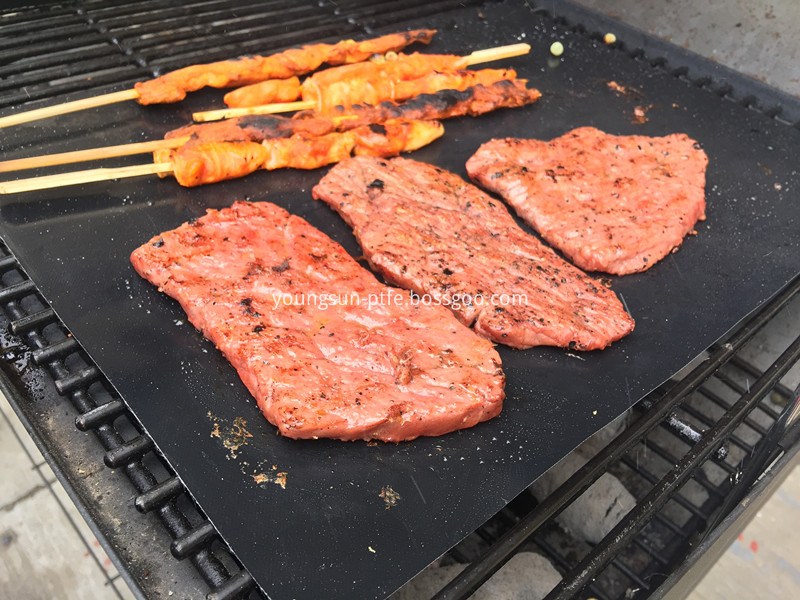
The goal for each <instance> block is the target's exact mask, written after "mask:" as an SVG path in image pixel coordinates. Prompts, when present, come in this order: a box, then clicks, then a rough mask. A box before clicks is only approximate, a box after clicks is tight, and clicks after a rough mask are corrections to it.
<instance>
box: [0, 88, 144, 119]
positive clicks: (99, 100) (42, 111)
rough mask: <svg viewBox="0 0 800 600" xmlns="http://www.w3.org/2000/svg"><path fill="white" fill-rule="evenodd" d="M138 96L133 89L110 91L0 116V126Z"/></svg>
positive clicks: (63, 113)
mask: <svg viewBox="0 0 800 600" xmlns="http://www.w3.org/2000/svg"><path fill="white" fill-rule="evenodd" d="M138 97H139V92H137V91H136V90H134V89H130V90H123V91H121V92H111V93H110V94H103V95H101V96H94V97H92V98H84V99H82V100H75V101H74V102H64V103H62V104H56V105H54V106H46V107H44V108H37V109H36V110H29V111H27V112H22V113H17V114H16V115H9V116H7V117H2V118H0V128H3V127H10V126H12V125H20V124H22V123H28V122H30V121H36V120H38V119H46V118H48V117H55V116H58V115H65V114H67V113H71V112H75V111H78V110H84V109H86V108H95V107H97V106H105V105H106V104H114V103H115V102H124V101H125V100H136V99H137V98H138Z"/></svg>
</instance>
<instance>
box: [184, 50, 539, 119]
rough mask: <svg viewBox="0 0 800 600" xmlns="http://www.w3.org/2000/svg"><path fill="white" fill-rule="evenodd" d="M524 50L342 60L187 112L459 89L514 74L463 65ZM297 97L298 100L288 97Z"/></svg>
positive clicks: (319, 105)
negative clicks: (209, 107)
mask: <svg viewBox="0 0 800 600" xmlns="http://www.w3.org/2000/svg"><path fill="white" fill-rule="evenodd" d="M529 51H530V46H529V45H528V44H513V45H511V46H500V47H497V48H488V49H485V50H479V51H476V52H473V53H472V54H470V55H469V56H452V55H435V54H434V55H426V54H412V55H400V56H397V57H396V59H394V60H386V61H384V62H381V63H379V62H372V61H369V62H364V63H359V64H357V65H344V66H342V67H334V68H331V69H326V70H324V71H320V72H318V73H315V74H314V75H312V76H310V77H308V78H306V80H305V81H304V82H303V83H302V84H301V83H300V81H299V79H296V78H295V79H291V80H285V81H284V82H282V81H274V80H273V81H265V82H262V84H256V86H248V87H245V88H240V89H238V90H234V91H233V92H230V93H228V94H227V95H226V97H225V98H226V103H228V105H229V106H230V105H231V102H230V100H233V102H234V103H236V104H237V106H236V107H233V108H227V109H219V110H210V111H202V112H196V113H194V114H193V115H192V118H193V119H194V120H195V121H201V122H202V121H215V120H219V119H229V118H232V117H237V116H243V115H252V114H275V113H280V112H289V111H293V110H303V109H316V110H317V112H319V113H323V114H324V113H327V112H330V111H331V110H332V109H333V108H334V107H337V106H344V107H349V106H351V105H354V104H372V105H375V104H378V103H380V102H384V101H386V100H393V101H401V100H406V99H408V98H412V97H414V96H417V95H419V94H431V93H435V92H438V91H441V90H445V89H458V90H464V89H466V88H468V87H472V86H474V85H477V84H483V85H488V84H491V83H494V82H496V81H500V80H501V79H508V80H513V79H516V73H515V72H514V71H513V70H511V69H509V70H491V69H483V70H480V71H466V70H464V67H465V66H470V65H475V64H479V63H484V62H491V61H495V60H500V59H503V58H509V57H512V56H520V55H522V54H527V53H528V52H529ZM254 88H255V89H254ZM298 97H302V100H301V101H297V102H292V101H290V100H293V99H296V98H298ZM269 102H275V103H274V104H269Z"/></svg>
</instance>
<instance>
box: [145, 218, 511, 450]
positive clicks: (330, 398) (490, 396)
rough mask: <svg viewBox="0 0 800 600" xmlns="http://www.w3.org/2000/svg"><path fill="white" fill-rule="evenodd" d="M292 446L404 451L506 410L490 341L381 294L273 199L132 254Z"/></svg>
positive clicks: (441, 314) (403, 298)
mask: <svg viewBox="0 0 800 600" xmlns="http://www.w3.org/2000/svg"><path fill="white" fill-rule="evenodd" d="M131 261H132V262H133V266H134V267H135V268H136V270H137V271H138V272H139V274H140V275H142V276H143V277H144V278H145V279H147V280H148V281H150V282H151V283H153V284H155V285H157V286H158V287H159V289H160V290H162V291H164V292H166V293H167V294H169V295H170V296H172V297H173V298H175V299H176V300H178V301H179V302H180V303H181V306H182V307H183V309H184V310H185V311H186V314H187V315H188V317H189V320H190V321H191V322H192V324H193V325H194V326H195V327H197V328H198V329H199V330H200V331H202V332H203V334H204V335H205V336H206V337H207V338H208V339H209V340H211V341H212V342H214V344H216V346H217V347H218V348H219V349H220V350H222V352H223V353H224V354H225V356H226V357H227V359H228V360H229V361H230V362H231V363H232V364H233V366H234V367H236V370H237V371H238V372H239V376H240V377H241V378H242V381H243V382H244V383H245V385H246V386H247V388H248V389H249V390H250V392H251V393H252V394H253V396H255V398H256V401H257V402H258V406H259V407H260V409H261V411H262V412H263V413H264V415H265V416H266V417H267V419H269V421H270V422H271V423H273V424H274V425H276V426H277V427H278V429H279V430H280V432H281V433H282V434H283V435H285V436H288V437H292V438H318V437H331V438H338V439H341V440H355V439H364V440H370V439H380V440H386V441H401V440H410V439H413V438H416V437H417V436H420V435H441V434H444V433H447V432H449V431H453V430H455V429H461V428H464V427H471V426H472V425H475V424H476V423H478V422H480V421H484V420H486V419H490V418H492V417H494V416H496V415H497V414H498V413H499V412H500V409H501V407H502V401H503V396H504V391H503V386H504V375H503V372H502V370H501V368H500V357H499V356H498V354H497V352H496V351H495V350H494V348H493V347H492V344H491V342H489V341H487V340H485V339H483V338H481V337H479V336H477V335H475V334H474V333H473V332H472V331H470V330H469V329H468V328H466V327H464V326H463V325H462V324H461V323H459V322H458V320H457V319H456V318H455V317H453V315H452V313H450V311H448V310H446V309H444V308H442V307H430V306H420V305H415V304H414V303H413V302H412V301H411V300H410V298H409V294H408V293H407V292H403V291H401V290H397V289H394V288H389V287H387V286H385V285H383V284H381V283H379V282H378V281H377V280H376V279H375V277H374V276H373V275H372V274H371V273H370V272H369V271H367V270H366V269H364V268H363V267H361V266H360V265H359V264H358V263H357V262H356V261H355V260H354V259H353V258H352V257H350V255H348V254H347V252H345V251H344V249H343V248H342V247H341V246H339V244H337V243H335V242H334V241H332V240H331V239H330V238H328V237H327V236H325V235H324V234H323V233H322V232H320V231H318V230H317V229H314V228H313V227H312V226H311V225H309V224H308V223H306V222H305V221H304V220H303V219H300V218H299V217H295V216H292V215H290V214H289V213H287V212H286V211H285V210H283V209H282V208H280V207H278V206H275V205H274V204H270V203H268V202H261V203H253V204H249V203H246V202H237V203H235V204H234V205H233V206H232V207H231V208H226V209H223V210H219V211H217V210H209V211H208V214H206V215H205V216H204V217H202V218H200V219H198V220H197V221H195V222H193V223H186V224H183V225H181V226H180V227H178V228H177V229H174V230H172V231H167V232H165V233H162V234H161V235H160V236H157V237H155V238H153V239H152V240H150V241H149V242H148V243H146V244H145V245H143V246H141V247H140V248H138V249H136V250H135V251H134V252H133V255H132V256H131Z"/></svg>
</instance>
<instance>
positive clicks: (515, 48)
mask: <svg viewBox="0 0 800 600" xmlns="http://www.w3.org/2000/svg"><path fill="white" fill-rule="evenodd" d="M530 51H531V46H530V44H511V45H510V46H498V47H497V48H486V49H485V50H476V51H475V52H473V53H472V54H470V55H469V56H467V65H477V64H479V63H485V62H492V61H493V60H503V59H504V58H513V57H514V56H522V55H523V54H528V52H530Z"/></svg>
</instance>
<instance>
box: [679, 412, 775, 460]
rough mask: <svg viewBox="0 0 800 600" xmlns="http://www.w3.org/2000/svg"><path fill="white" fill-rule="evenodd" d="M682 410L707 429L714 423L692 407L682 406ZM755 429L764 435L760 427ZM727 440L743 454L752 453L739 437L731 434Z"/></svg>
mask: <svg viewBox="0 0 800 600" xmlns="http://www.w3.org/2000/svg"><path fill="white" fill-rule="evenodd" d="M683 410H684V411H685V412H686V413H687V414H689V415H690V416H692V417H693V418H695V419H697V420H698V421H701V422H702V423H703V424H704V425H705V426H707V427H708V426H709V425H713V424H714V421H713V420H712V419H710V418H708V417H706V416H705V415H703V413H701V412H700V411H697V410H695V409H693V408H692V407H690V406H684V407H683ZM743 423H746V421H743ZM751 423H752V421H751ZM753 425H755V423H753ZM757 427H758V429H756V427H753V429H756V431H758V430H759V429H760V430H761V431H759V433H761V435H763V434H764V433H766V432H765V431H764V429H763V428H762V427H760V426H757ZM728 439H729V440H730V441H731V442H732V443H734V444H735V445H737V446H738V447H739V448H741V449H742V450H744V451H745V452H752V451H753V446H752V445H750V444H748V443H747V442H745V441H744V440H743V439H742V438H740V437H739V436H738V435H736V434H732V435H731V436H730V437H729V438H728Z"/></svg>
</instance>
